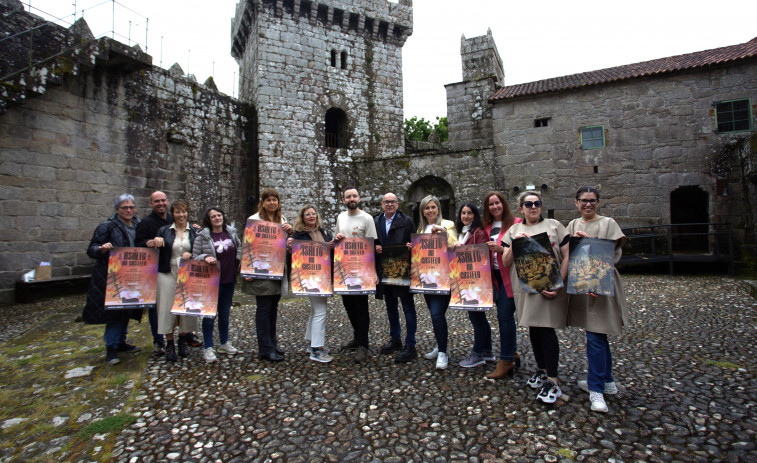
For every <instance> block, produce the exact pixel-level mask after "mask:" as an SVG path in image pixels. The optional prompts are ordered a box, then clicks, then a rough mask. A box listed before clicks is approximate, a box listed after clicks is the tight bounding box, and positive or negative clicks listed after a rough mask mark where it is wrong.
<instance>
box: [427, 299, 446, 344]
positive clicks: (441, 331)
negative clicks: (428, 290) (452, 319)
mask: <svg viewBox="0 0 757 463" xmlns="http://www.w3.org/2000/svg"><path fill="white" fill-rule="evenodd" d="M423 298H424V299H426V305H427V306H428V311H429V312H430V313H431V325H432V326H433V327H434V336H435V337H436V347H438V348H439V352H444V353H445V354H446V353H447V317H445V314H446V313H447V307H449V300H450V298H451V296H450V295H449V294H424V295H423Z"/></svg>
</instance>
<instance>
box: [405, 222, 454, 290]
mask: <svg viewBox="0 0 757 463" xmlns="http://www.w3.org/2000/svg"><path fill="white" fill-rule="evenodd" d="M410 244H411V245H412V249H411V254H410V292H411V293H419V294H449V292H450V281H449V254H448V253H447V233H446V232H444V233H413V234H412V235H410Z"/></svg>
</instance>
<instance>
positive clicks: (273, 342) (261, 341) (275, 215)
mask: <svg viewBox="0 0 757 463" xmlns="http://www.w3.org/2000/svg"><path fill="white" fill-rule="evenodd" d="M247 220H265V221H266V222H274V223H278V224H281V226H282V228H284V231H285V232H286V233H287V234H288V235H290V236H291V235H292V232H293V229H292V226H291V225H289V224H288V223H287V220H286V217H284V216H283V214H282V213H281V198H280V196H279V192H278V191H276V190H275V189H273V188H268V189H266V190H263V192H262V193H261V194H260V203H259V204H258V212H256V213H255V214H253V215H252V216H250V217H249V218H248V219H247ZM245 280H247V281H248V282H250V285H249V286H250V288H251V292H252V294H254V295H255V302H256V306H257V308H256V310H255V331H256V332H257V337H258V357H260V358H261V359H264V360H268V361H270V362H281V361H282V360H284V352H283V351H281V350H280V349H279V343H278V340H277V338H276V319H277V317H278V310H279V300H280V299H281V295H282V294H286V292H287V291H288V288H289V287H288V285H287V277H286V276H284V277H283V278H282V279H281V281H278V280H259V279H252V278H245Z"/></svg>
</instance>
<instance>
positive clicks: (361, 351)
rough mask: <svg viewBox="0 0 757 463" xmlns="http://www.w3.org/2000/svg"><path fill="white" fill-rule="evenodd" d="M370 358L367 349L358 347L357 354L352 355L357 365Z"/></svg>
mask: <svg viewBox="0 0 757 463" xmlns="http://www.w3.org/2000/svg"><path fill="white" fill-rule="evenodd" d="M367 358H368V349H366V348H365V347H358V348H357V349H355V353H354V354H352V360H354V361H355V363H361V362H363V361H364V360H365V359H367Z"/></svg>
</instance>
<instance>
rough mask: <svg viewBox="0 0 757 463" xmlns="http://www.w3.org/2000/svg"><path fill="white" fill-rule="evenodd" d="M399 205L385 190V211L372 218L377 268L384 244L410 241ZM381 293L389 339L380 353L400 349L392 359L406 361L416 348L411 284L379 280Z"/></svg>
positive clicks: (408, 223) (409, 223)
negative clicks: (376, 242)
mask: <svg viewBox="0 0 757 463" xmlns="http://www.w3.org/2000/svg"><path fill="white" fill-rule="evenodd" d="M398 207H399V202H398V201H397V196H396V195H395V194H394V193H386V194H385V195H384V197H383V198H382V199H381V209H382V210H383V211H384V212H383V213H382V214H379V215H377V216H376V217H374V218H373V222H374V225H375V226H376V230H377V231H379V233H378V242H379V244H378V245H376V254H377V259H376V262H377V265H376V268H378V269H381V253H382V251H383V246H384V245H392V244H395V245H396V244H398V245H402V246H405V245H407V243H409V242H410V235H411V234H412V233H413V232H414V231H415V223H413V219H411V218H410V217H407V216H406V215H405V214H403V213H402V212H400V211H399V210H398ZM408 265H409V262H408ZM382 296H383V298H384V302H386V316H387V318H388V319H389V336H390V337H391V339H389V342H388V343H386V344H385V345H384V346H382V347H381V353H382V354H391V353H394V352H397V351H401V352H400V353H399V354H397V356H396V357H395V358H394V361H395V362H396V363H403V362H409V361H411V360H413V359H414V358H416V357H417V356H418V353H417V352H416V350H415V332H416V330H417V325H418V318H417V315H416V313H415V302H414V301H413V295H412V294H410V287H409V286H396V285H389V284H384V283H380V284H379V286H378V288H377V289H376V298H377V299H381V298H382ZM397 299H399V300H400V301H402V311H403V312H404V313H405V327H406V330H407V335H406V336H405V347H404V349H403V347H402V338H401V335H402V325H400V314H399V304H398V303H397Z"/></svg>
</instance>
